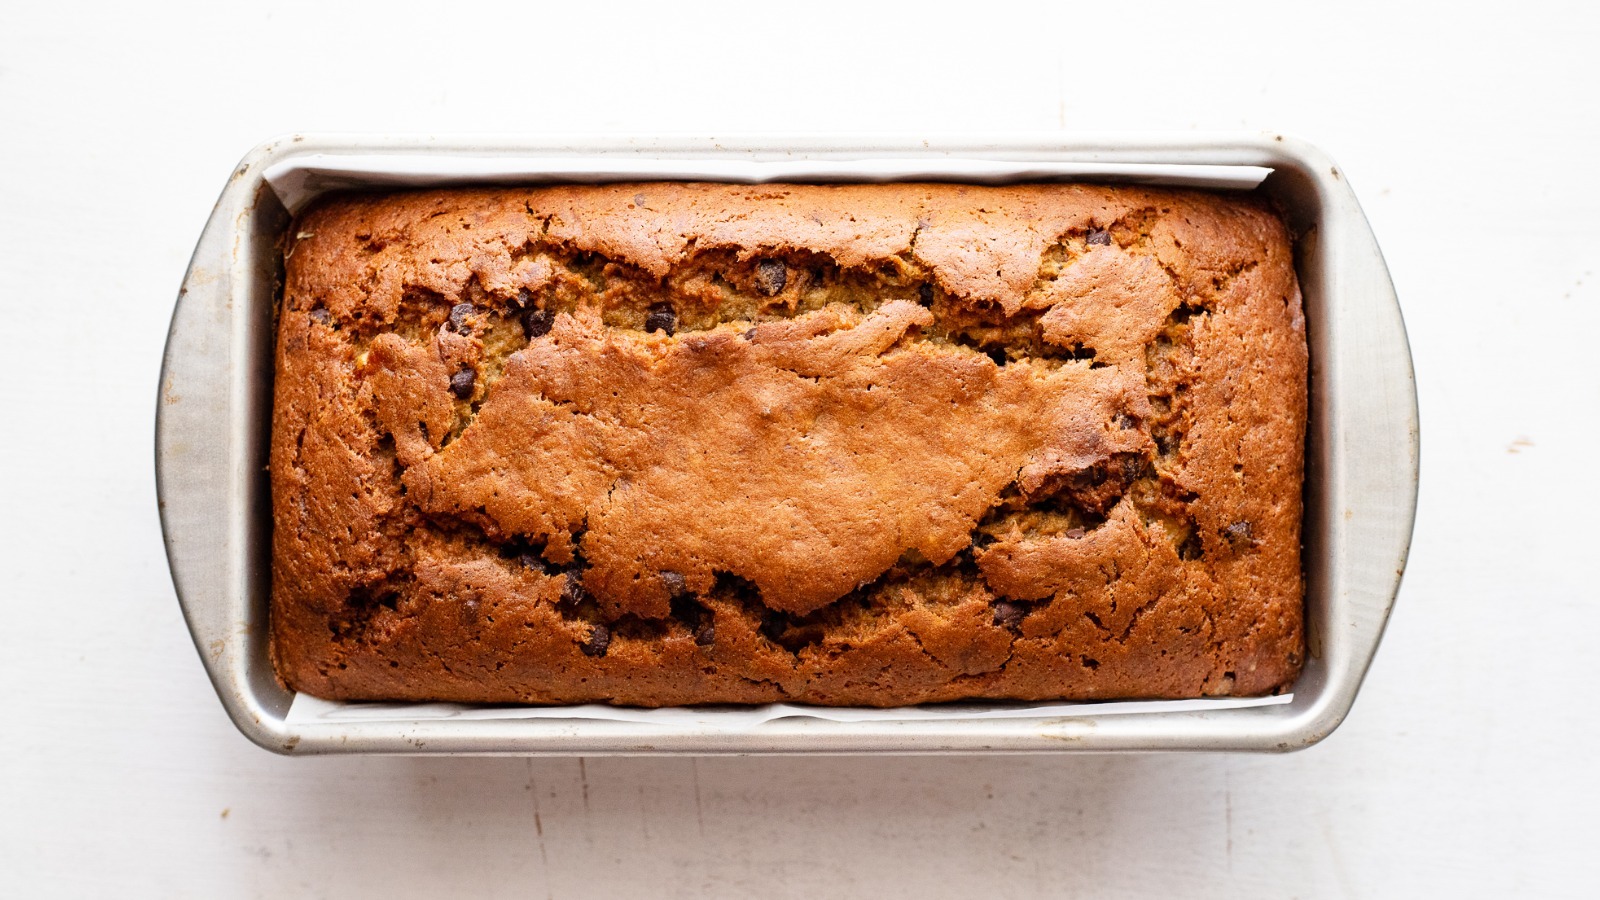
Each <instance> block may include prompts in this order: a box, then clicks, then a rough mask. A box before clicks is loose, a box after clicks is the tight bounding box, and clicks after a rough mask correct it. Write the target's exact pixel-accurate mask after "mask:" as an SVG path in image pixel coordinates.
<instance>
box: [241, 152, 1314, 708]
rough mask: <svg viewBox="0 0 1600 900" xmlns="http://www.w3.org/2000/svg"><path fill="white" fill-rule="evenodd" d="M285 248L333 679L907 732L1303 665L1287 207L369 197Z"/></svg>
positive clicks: (283, 474)
mask: <svg viewBox="0 0 1600 900" xmlns="http://www.w3.org/2000/svg"><path fill="white" fill-rule="evenodd" d="M284 255H285V263H286V280H285V286H284V297H283V303H282V307H281V314H280V318H279V326H278V327H279V330H278V349H277V372H276V387H275V403H274V414H273V430H272V451H271V462H272V465H271V469H272V472H271V474H272V498H273V515H274V531H273V594H272V651H273V658H274V660H275V662H276V666H277V671H278V673H279V675H280V677H281V678H282V679H283V681H284V682H285V683H286V684H287V685H288V686H289V687H290V688H292V689H294V690H298V691H305V692H308V693H310V694H313V695H316V696H319V697H326V698H330V699H346V700H455V701H486V702H526V703H572V702H582V701H599V702H610V703H618V704H632V705H640V706H658V705H678V704H702V703H758V702H767V701H775V700H788V701H797V702H805V703H818V704H835V705H861V706H895V705H901V704H914V703H927V702H933V701H944V700H957V699H963V698H1014V699H1028V700H1039V699H1050V698H1074V699H1089V698H1133V697H1148V698H1158V697H1166V698H1171V697H1197V696H1202V695H1218V694H1262V693H1268V692H1273V691H1277V690H1280V689H1282V688H1284V687H1285V686H1287V685H1288V684H1289V683H1290V682H1291V681H1292V680H1293V679H1294V677H1295V675H1296V674H1297V673H1298V671H1299V668H1300V663H1301V658H1302V655H1303V652H1304V651H1303V648H1304V638H1303V634H1302V618H1303V616H1302V597H1301V594H1302V578H1301V570H1300V518H1301V476H1302V459H1303V443H1304V423H1305V415H1306V343H1305V333H1304V323H1303V319H1302V314H1301V304H1300V294H1299V290H1298V288H1297V286H1296V282H1295V275H1294V268H1293V263H1292V258H1291V246H1290V238H1289V235H1288V233H1287V231H1286V230H1285V227H1284V225H1283V223H1282V222H1281V221H1280V220H1279V219H1278V217H1277V216H1276V215H1274V213H1273V212H1271V211H1270V210H1269V209H1268V208H1267V207H1266V206H1264V205H1263V204H1262V203H1260V202H1258V201H1257V200H1255V199H1252V198H1251V197H1249V196H1247V195H1238V194H1228V195H1223V194H1209V193H1202V192H1190V191H1172V190H1156V189H1136V188H1122V187H1098V186H1085V185H1029V186H1016V187H969V186H959V185H927V184H896V185H850V186H778V185H765V186H737V185H720V184H619V185H606V186H566V187H539V188H526V189H496V190H436V191H426V192H408V193H391V194H360V195H340V196H334V197H330V198H326V199H324V200H323V201H322V202H320V203H319V204H317V205H316V206H315V207H314V208H312V209H311V210H309V211H308V212H306V213H305V214H304V215H302V216H301V217H300V218H299V220H298V221H297V222H296V223H295V225H294V227H293V228H292V229H291V231H290V232H289V236H288V239H287V242H286V247H285V254H284Z"/></svg>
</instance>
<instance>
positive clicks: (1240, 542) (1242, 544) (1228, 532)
mask: <svg viewBox="0 0 1600 900" xmlns="http://www.w3.org/2000/svg"><path fill="white" fill-rule="evenodd" d="M1252 531H1253V529H1251V527H1250V523H1249V522H1245V521H1240V522H1235V523H1233V524H1232V525H1229V526H1228V527H1227V528H1224V529H1223V530H1222V536H1223V537H1225V538H1227V539H1228V546H1230V547H1232V548H1233V549H1235V550H1248V549H1249V548H1251V547H1254V546H1255V545H1256V540H1255V537H1254V536H1253V535H1252V533H1251V532H1252Z"/></svg>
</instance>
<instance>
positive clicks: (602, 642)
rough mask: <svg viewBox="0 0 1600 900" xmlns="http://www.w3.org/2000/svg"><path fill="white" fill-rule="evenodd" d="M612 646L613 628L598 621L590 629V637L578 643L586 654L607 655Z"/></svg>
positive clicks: (579, 647)
mask: <svg viewBox="0 0 1600 900" xmlns="http://www.w3.org/2000/svg"><path fill="white" fill-rule="evenodd" d="M610 646H611V629H609V628H607V627H605V626H604V625H601V624H600V623H599V622H596V623H595V624H594V626H593V627H591V628H590V629H589V639H588V640H586V641H584V642H583V643H581V644H579V645H578V649H580V650H582V651H583V655H584V656H605V655H606V648H607V647H610Z"/></svg>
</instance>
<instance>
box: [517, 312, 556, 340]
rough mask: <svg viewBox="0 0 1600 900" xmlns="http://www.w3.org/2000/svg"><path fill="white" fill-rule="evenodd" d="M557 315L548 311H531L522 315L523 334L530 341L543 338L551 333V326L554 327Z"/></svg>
mask: <svg viewBox="0 0 1600 900" xmlns="http://www.w3.org/2000/svg"><path fill="white" fill-rule="evenodd" d="M555 321H556V314H555V313H553V312H551V311H550V310H548V309H530V310H526V311H524V312H523V314H522V332H523V333H524V334H526V335H527V336H528V339H529V340H533V339H534V338H541V337H544V336H545V335H547V334H549V333H550V326H551V325H554V324H555Z"/></svg>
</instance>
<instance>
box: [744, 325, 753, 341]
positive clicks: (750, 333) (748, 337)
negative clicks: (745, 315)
mask: <svg viewBox="0 0 1600 900" xmlns="http://www.w3.org/2000/svg"><path fill="white" fill-rule="evenodd" d="M744 339H745V340H747V341H753V340H755V339H756V330H755V329H754V328H752V329H750V330H749V331H746V332H745V333H744Z"/></svg>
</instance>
